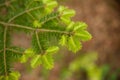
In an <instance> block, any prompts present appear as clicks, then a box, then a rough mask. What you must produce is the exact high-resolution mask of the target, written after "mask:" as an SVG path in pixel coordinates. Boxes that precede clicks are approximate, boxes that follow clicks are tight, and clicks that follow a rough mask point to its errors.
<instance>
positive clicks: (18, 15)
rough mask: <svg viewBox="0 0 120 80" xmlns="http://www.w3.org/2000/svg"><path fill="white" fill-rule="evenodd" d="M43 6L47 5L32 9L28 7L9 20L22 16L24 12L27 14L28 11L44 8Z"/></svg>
mask: <svg viewBox="0 0 120 80" xmlns="http://www.w3.org/2000/svg"><path fill="white" fill-rule="evenodd" d="M42 7H45V6H38V7H34V8H31V9H27V10H25V11H23V12H21V13H19V14H17V15H15V16H14V17H12V18H11V19H9V21H8V22H11V21H13V20H14V19H16V18H17V17H20V16H21V15H23V14H25V13H28V12H31V11H34V10H37V9H40V8H42Z"/></svg>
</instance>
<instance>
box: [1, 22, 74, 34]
mask: <svg viewBox="0 0 120 80" xmlns="http://www.w3.org/2000/svg"><path fill="white" fill-rule="evenodd" d="M0 24H2V25H6V26H10V27H18V28H23V29H27V30H32V31H37V32H53V33H60V34H67V35H70V34H73V32H68V31H58V30H48V29H36V28H32V27H29V26H23V25H18V24H10V23H5V22H2V21H0Z"/></svg>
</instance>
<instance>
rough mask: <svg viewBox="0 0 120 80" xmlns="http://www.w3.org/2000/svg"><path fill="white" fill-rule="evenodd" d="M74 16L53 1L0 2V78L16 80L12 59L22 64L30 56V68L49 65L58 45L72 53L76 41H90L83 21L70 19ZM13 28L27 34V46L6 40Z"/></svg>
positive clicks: (51, 64)
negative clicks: (28, 43) (29, 41)
mask: <svg viewBox="0 0 120 80" xmlns="http://www.w3.org/2000/svg"><path fill="white" fill-rule="evenodd" d="M6 3H8V4H6ZM4 10H5V11H4ZM74 15H75V11H74V10H71V9H69V8H67V7H64V6H58V3H57V2H56V1H55V0H2V1H0V76H1V77H0V80H18V78H19V77H20V75H19V74H18V72H14V69H12V67H13V66H12V65H13V63H14V61H16V60H18V61H20V62H21V63H25V62H27V61H28V60H29V59H30V63H31V67H32V68H35V67H37V66H39V65H43V66H44V67H45V68H47V69H51V68H53V66H54V65H53V64H54V63H53V61H54V60H53V55H54V53H56V52H57V51H58V50H59V44H60V45H61V46H66V47H67V48H68V49H69V50H70V51H72V52H74V53H76V52H77V51H79V50H80V49H81V47H82V45H81V42H80V41H86V40H90V39H91V35H90V34H89V33H88V32H87V30H86V27H87V25H86V24H85V23H84V22H73V21H72V20H71V17H73V16H74ZM14 31H22V32H25V33H26V34H28V35H30V36H31V37H32V42H31V45H32V46H31V48H29V49H26V50H24V48H19V47H18V46H14V45H13V44H12V43H11V41H10V40H11V33H13V32H14ZM58 43H59V44H58Z"/></svg>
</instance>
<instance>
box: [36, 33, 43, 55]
mask: <svg viewBox="0 0 120 80" xmlns="http://www.w3.org/2000/svg"><path fill="white" fill-rule="evenodd" d="M35 35H36V39H37V44H38V46H39V49H40V50H41V53H43V51H42V46H41V44H40V40H39V36H38V33H37V31H36V32H35Z"/></svg>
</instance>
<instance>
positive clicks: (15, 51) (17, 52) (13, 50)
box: [6, 48, 23, 55]
mask: <svg viewBox="0 0 120 80" xmlns="http://www.w3.org/2000/svg"><path fill="white" fill-rule="evenodd" d="M6 50H7V51H12V52H13V53H16V54H20V55H22V54H23V53H22V52H20V51H18V50H15V49H10V48H6Z"/></svg>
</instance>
